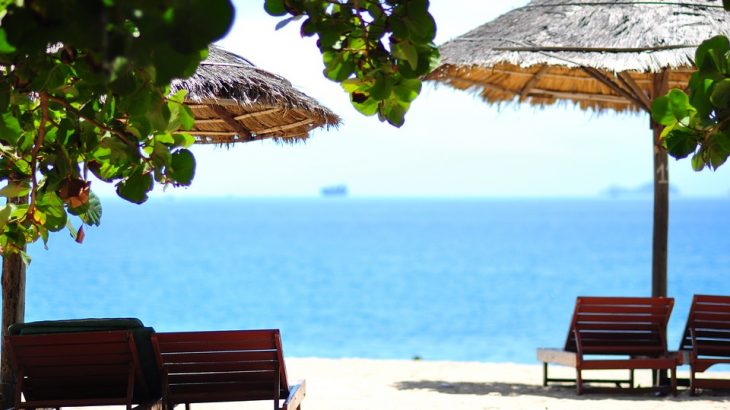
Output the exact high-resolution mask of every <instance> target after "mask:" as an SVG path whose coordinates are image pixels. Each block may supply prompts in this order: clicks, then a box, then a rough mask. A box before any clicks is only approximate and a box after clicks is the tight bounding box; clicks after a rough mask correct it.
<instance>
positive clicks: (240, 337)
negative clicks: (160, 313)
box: [155, 329, 279, 346]
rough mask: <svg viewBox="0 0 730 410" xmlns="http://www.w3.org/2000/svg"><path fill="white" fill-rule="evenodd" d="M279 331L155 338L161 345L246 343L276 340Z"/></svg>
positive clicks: (174, 334)
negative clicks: (250, 340)
mask: <svg viewBox="0 0 730 410" xmlns="http://www.w3.org/2000/svg"><path fill="white" fill-rule="evenodd" d="M278 333H279V331H278V330H277V329H261V330H258V329H257V330H220V331H208V332H160V333H156V334H155V338H156V339H157V340H158V341H159V343H160V345H161V346H162V345H164V344H165V343H184V342H208V341H210V342H223V341H228V342H236V341H238V342H245V341H246V340H248V339H253V340H259V339H268V340H271V341H272V345H273V340H274V335H275V334H278Z"/></svg>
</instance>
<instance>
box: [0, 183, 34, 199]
mask: <svg viewBox="0 0 730 410" xmlns="http://www.w3.org/2000/svg"><path fill="white" fill-rule="evenodd" d="M29 193H30V186H28V184H25V183H13V182H11V183H8V184H7V185H6V186H4V187H3V188H2V189H0V196H4V197H6V198H20V197H26V196H28V194H29Z"/></svg>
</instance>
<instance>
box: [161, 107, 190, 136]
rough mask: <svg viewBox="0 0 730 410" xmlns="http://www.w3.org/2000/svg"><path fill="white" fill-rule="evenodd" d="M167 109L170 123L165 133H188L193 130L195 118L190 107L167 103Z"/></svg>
mask: <svg viewBox="0 0 730 410" xmlns="http://www.w3.org/2000/svg"><path fill="white" fill-rule="evenodd" d="M167 107H168V109H169V110H170V122H169V123H168V125H167V131H170V132H174V131H177V130H179V129H182V130H183V131H188V130H190V129H192V128H193V126H194V125H195V117H194V116H193V111H192V110H191V109H190V107H188V106H187V105H184V104H182V103H177V102H169V103H168V104H167Z"/></svg>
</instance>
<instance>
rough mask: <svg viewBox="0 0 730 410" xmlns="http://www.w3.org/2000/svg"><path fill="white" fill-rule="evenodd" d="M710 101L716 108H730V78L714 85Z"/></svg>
mask: <svg viewBox="0 0 730 410" xmlns="http://www.w3.org/2000/svg"><path fill="white" fill-rule="evenodd" d="M710 101H711V102H712V104H713V105H714V106H715V107H718V108H730V78H725V79H724V80H721V81H716V82H715V83H714V85H713V86H712V92H711V93H710Z"/></svg>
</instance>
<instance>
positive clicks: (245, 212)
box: [26, 198, 730, 363]
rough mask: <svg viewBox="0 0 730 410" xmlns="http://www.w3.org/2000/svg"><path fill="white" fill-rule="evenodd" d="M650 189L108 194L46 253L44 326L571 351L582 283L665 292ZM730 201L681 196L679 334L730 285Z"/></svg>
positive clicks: (470, 351) (332, 343)
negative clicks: (94, 324) (85, 227)
mask: <svg viewBox="0 0 730 410" xmlns="http://www.w3.org/2000/svg"><path fill="white" fill-rule="evenodd" d="M651 212H652V205H651V202H650V201H642V200H467V199H464V200H427V199H408V200H406V199H404V200H392V199H391V200H385V199H382V200H376V199H343V200H339V199H335V200H328V199H276V200H264V199H210V200H202V199H200V200H180V199H170V198H161V199H160V198H156V199H154V200H152V201H151V202H150V203H148V204H145V205H143V206H134V205H129V204H125V203H122V202H120V201H118V200H112V199H107V200H106V201H105V209H104V217H103V222H102V226H101V227H100V228H95V229H90V230H89V231H88V234H87V239H86V242H85V243H84V244H83V245H81V246H79V245H77V244H75V243H73V242H72V241H71V240H70V239H67V238H66V235H65V234H60V235H56V237H53V238H51V242H50V243H49V247H50V249H49V250H47V251H46V250H44V249H43V247H42V246H35V245H34V247H33V248H32V249H31V254H32V257H33V262H32V264H31V266H30V268H29V271H28V284H27V308H26V318H27V320H43V319H63V318H82V317H139V318H140V319H142V321H143V322H144V323H145V324H148V325H151V326H154V327H155V328H156V329H157V330H159V331H173V330H209V329H246V328H280V329H281V330H282V334H283V338H284V347H285V350H286V353H287V355H289V356H318V357H366V358H404V359H408V358H411V357H414V356H420V357H423V358H425V359H449V360H478V361H513V362H523V363H532V362H534V361H535V359H534V354H535V348H536V347H538V346H559V345H561V344H562V343H563V342H564V340H565V337H566V334H567V326H568V323H569V319H570V315H571V313H572V309H573V305H574V303H575V298H576V296H578V295H627V296H628V295H641V296H644V295H648V294H650V290H651V251H650V249H651ZM729 212H730V200H688V199H684V200H676V201H673V202H672V204H671V211H670V244H669V255H670V256H669V293H670V295H671V296H674V297H675V298H676V303H675V310H674V314H673V318H672V321H671V322H670V340H669V343H670V346H676V345H677V344H678V341H679V335H680V333H681V331H682V328H683V326H684V320H685V318H686V314H687V309H688V305H689V302H690V300H691V297H692V295H693V294H694V293H710V294H730V280H729V279H730V275H729V273H730V252H729V250H730V234H728V232H730V218H728V217H727V215H728V213H729Z"/></svg>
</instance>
